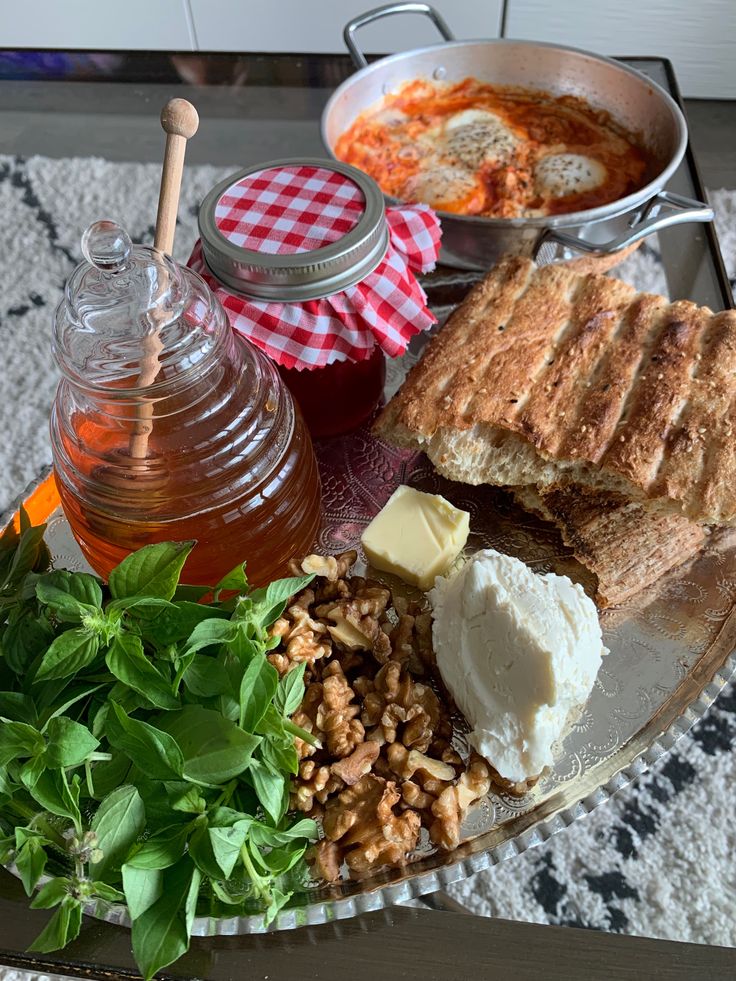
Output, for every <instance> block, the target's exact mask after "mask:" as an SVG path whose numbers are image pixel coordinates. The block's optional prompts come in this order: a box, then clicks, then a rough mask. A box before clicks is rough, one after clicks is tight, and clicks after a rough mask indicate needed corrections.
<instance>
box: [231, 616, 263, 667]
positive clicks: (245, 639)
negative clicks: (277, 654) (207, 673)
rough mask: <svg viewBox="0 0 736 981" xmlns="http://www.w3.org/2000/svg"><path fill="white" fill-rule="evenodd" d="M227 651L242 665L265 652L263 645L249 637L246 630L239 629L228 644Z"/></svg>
mask: <svg viewBox="0 0 736 981" xmlns="http://www.w3.org/2000/svg"><path fill="white" fill-rule="evenodd" d="M240 622H242V621H239V622H238V626H239V625H240ZM227 649H228V651H230V653H231V654H234V655H235V657H236V658H237V659H238V660H239V661H240V662H241V663H243V664H247V663H248V662H249V661H251V660H252V659H253V658H254V657H257V656H258V655H259V654H261V653H262V652H263V645H262V644H260V643H258V642H257V641H255V640H254V639H253V638H252V637H249V636H248V635H247V633H246V632H245V631H244V630H242V629H238V631H237V633H236V634H235V636H234V637H233V639H232V640H229V641H228V642H227Z"/></svg>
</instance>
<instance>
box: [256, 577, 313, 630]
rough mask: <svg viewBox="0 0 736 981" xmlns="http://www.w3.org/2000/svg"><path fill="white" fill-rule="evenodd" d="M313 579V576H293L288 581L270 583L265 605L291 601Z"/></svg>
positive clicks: (281, 580)
mask: <svg viewBox="0 0 736 981" xmlns="http://www.w3.org/2000/svg"><path fill="white" fill-rule="evenodd" d="M313 579H314V576H313V575H310V576H291V577H290V578H288V579H277V580H276V581H275V582H272V583H269V584H268V587H267V588H266V601H265V605H268V606H275V605H276V604H277V603H282V602H285V601H286V600H289V599H291V597H292V596H295V595H296V594H297V593H298V592H300V591H301V590H302V589H304V587H305V586H308V585H309V584H310V582H311V581H312V580H313ZM264 626H268V627H270V626H271V624H270V623H269V624H264Z"/></svg>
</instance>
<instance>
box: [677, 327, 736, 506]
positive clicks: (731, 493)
mask: <svg viewBox="0 0 736 981" xmlns="http://www.w3.org/2000/svg"><path fill="white" fill-rule="evenodd" d="M710 328H711V329H710V331H709V332H708V334H707V335H706V337H705V340H704V343H703V351H702V356H701V362H700V365H701V368H700V373H699V376H698V385H697V390H698V397H697V400H696V402H695V404H696V408H697V410H698V411H697V415H695V414H694V417H693V419H692V420H691V425H690V427H689V430H688V439H692V440H695V439H696V438H697V440H698V442H699V445H700V447H702V449H701V460H702V462H701V468H700V479H699V481H698V485H697V490H696V492H695V493H696V496H698V497H699V498H700V499H701V500H702V502H703V507H704V508H706V509H708V510H712V511H720V514H721V518H720V520H722V521H727V520H729V516H730V515H733V514H735V513H736V384H734V379H736V313H734V311H730V310H729V311H725V312H724V313H717V314H716V315H715V316H714V317H713V319H712V321H711V325H710ZM702 430H705V432H703V431H702Z"/></svg>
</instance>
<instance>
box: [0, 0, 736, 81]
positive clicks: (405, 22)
mask: <svg viewBox="0 0 736 981" xmlns="http://www.w3.org/2000/svg"><path fill="white" fill-rule="evenodd" d="M379 3H380V0H124V2H118V3H115V4H113V3H110V2H109V0H0V47H15V46H17V47H58V48H71V47H77V48H118V49H126V48H142V49H151V50H155V49H179V50H186V49H189V50H197V49H199V50H210V51H217V50H219V51H294V52H310V51H313V52H344V50H345V48H344V45H343V41H342V28H343V26H344V24H345V22H346V21H347V20H349V19H350V18H351V17H353V16H355V14H358V13H362V12H363V11H365V10H367V9H369V8H370V7H372V6H377V5H379ZM435 6H436V7H437V8H438V9H439V10H440V12H441V13H442V14H443V15H444V17H445V19H446V20H447V22H448V23H449V25H450V27H451V28H452V30H453V31H454V33H455V34H456V36H457V37H459V38H470V37H497V36H499V33H500V27H501V12H502V0H435ZM506 7H507V11H506V36H507V37H524V38H532V39H536V40H542V41H554V42H558V43H561V44H570V45H573V46H576V47H582V48H588V49H590V50H592V51H597V52H599V53H601V54H613V55H627V54H644V55H662V56H665V57H669V58H670V59H671V60H672V61H673V63H674V65H675V70H676V72H677V76H678V79H679V81H680V85H681V88H682V90H683V92H684V94H685V95H687V96H700V97H705V98H708V97H710V98H732V99H733V98H736V0H616V2H611V0H507V5H506ZM359 38H360V42H361V44H362V46H363V47H364V48H365V50H367V51H372V52H378V51H386V52H388V51H397V50H402V49H404V48H410V47H418V46H421V45H423V44H429V43H432V42H433V41H434V40H436V39H437V34H436V31H435V30H434V28H433V26H432V24H431V23H430V22H429V20H427V19H426V18H424V17H422V16H419V15H416V14H415V15H406V14H404V15H401V16H396V17H391V18H386V19H385V20H383V21H381V22H380V23H378V24H375V25H372V26H371V27H368V28H364V29H363V30H361V31H360V32H359Z"/></svg>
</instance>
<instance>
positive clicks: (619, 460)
mask: <svg viewBox="0 0 736 981" xmlns="http://www.w3.org/2000/svg"><path fill="white" fill-rule="evenodd" d="M709 314H710V311H708V310H704V311H702V313H701V312H700V311H698V308H697V307H696V306H695V305H694V304H693V303H689V302H687V301H678V302H677V303H672V304H670V305H669V306H668V307H667V308H666V309H665V310H664V311H663V323H662V324H661V326H660V329H659V333H658V335H657V339H656V341H655V343H654V345H653V346H652V348H651V353H650V355H649V359H648V363H647V364H646V368H645V370H644V371H642V372H641V374H640V375H639V377H638V379H637V384H636V385H635V386H634V387H632V389H631V391H630V393H629V399H628V404H626V405H624V408H623V412H622V421H621V423H620V424H619V426H618V430H617V432H618V439H615V440H614V441H613V442H612V444H611V446H610V448H609V450H608V451H607V452H606V454H605V456H604V457H603V460H602V463H603V466H604V467H606V468H608V469H610V470H613V471H614V472H616V473H618V474H620V475H621V476H623V477H625V478H627V479H629V480H631V481H632V483H634V484H635V485H637V486H639V487H641V488H642V489H643V490H645V491H648V490H649V488H650V486H651V485H652V483H653V481H654V478H655V476H656V474H657V471H658V470H659V467H660V465H661V461H662V457H663V454H664V447H665V440H666V438H667V435H668V432H669V429H670V426H671V425H672V422H673V420H674V419H675V418H676V416H677V414H678V413H679V412H680V407H681V404H682V403H683V402H684V401H686V400H687V397H688V393H689V388H690V382H691V371H692V365H693V362H694V359H695V355H696V354H697V349H698V339H699V334H700V331H701V329H702V326H703V325H704V324H705V322H706V320H707V317H708V315H709Z"/></svg>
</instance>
